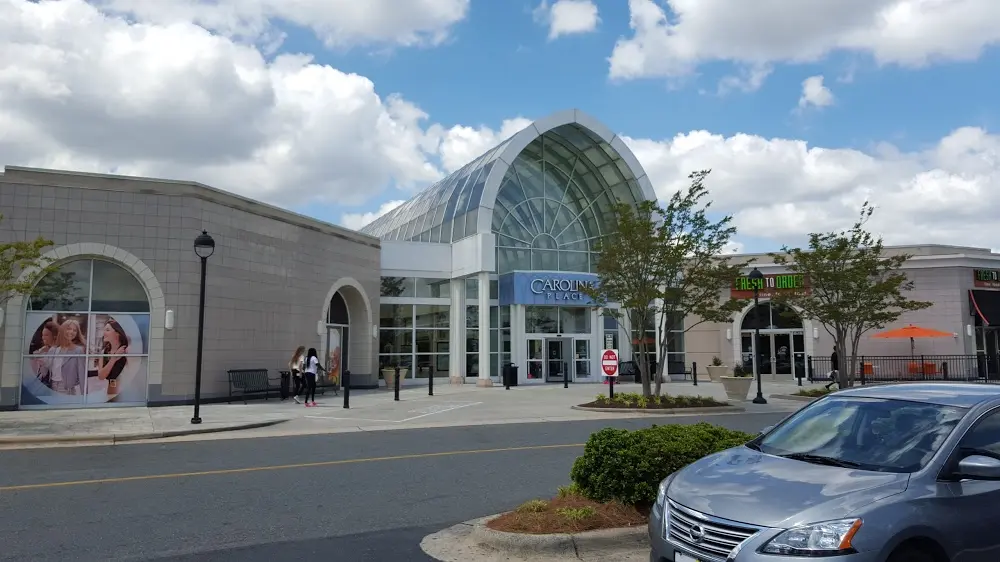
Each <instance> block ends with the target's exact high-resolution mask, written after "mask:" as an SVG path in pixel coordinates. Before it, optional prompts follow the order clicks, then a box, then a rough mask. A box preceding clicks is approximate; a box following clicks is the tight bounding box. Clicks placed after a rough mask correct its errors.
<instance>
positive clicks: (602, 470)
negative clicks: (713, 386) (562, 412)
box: [570, 422, 754, 506]
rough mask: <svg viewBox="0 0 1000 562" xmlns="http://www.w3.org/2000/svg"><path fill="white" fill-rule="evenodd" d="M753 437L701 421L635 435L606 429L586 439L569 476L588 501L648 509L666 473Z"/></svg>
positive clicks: (645, 430)
mask: <svg viewBox="0 0 1000 562" xmlns="http://www.w3.org/2000/svg"><path fill="white" fill-rule="evenodd" d="M753 437H754V436H753V435H751V434H749V433H744V432H742V431H734V430H730V429H726V428H724V427H720V426H716V425H712V424H709V423H705V422H702V423H698V424H695V425H677V424H672V425H663V426H656V425H654V426H652V427H649V428H645V429H639V430H636V431H628V430H625V429H615V428H605V429H602V430H600V431H598V432H596V433H594V434H592V435H591V436H590V438H589V439H588V440H587V444H586V446H585V447H584V450H583V455H582V456H580V457H579V458H578V459H576V461H575V462H574V463H573V469H572V471H571V472H570V477H571V478H572V480H573V483H574V484H575V485H576V486H577V488H578V489H579V490H580V492H581V493H582V494H583V495H584V497H587V498H589V499H591V500H594V501H597V502H608V501H615V500H617V501H620V502H622V503H624V504H626V505H636V506H646V505H650V504H652V503H653V501H654V500H655V499H656V491H657V487H658V486H659V485H660V481H662V480H663V479H664V478H666V477H667V476H668V475H669V474H670V473H672V472H675V471H677V470H679V469H681V468H683V467H684V466H687V465H688V464H691V463H692V462H694V461H696V460H698V459H700V458H702V457H705V456H707V455H710V454H712V453H715V452H718V451H722V450H724V449H728V448H730V447H735V446H737V445H741V444H743V443H746V442H747V441H749V440H750V439H753Z"/></svg>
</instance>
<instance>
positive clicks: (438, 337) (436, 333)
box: [416, 330, 449, 353]
mask: <svg viewBox="0 0 1000 562" xmlns="http://www.w3.org/2000/svg"><path fill="white" fill-rule="evenodd" d="M448 339H449V331H448V330H417V331H416V342H417V353H447V352H448Z"/></svg>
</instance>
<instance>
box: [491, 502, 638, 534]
mask: <svg viewBox="0 0 1000 562" xmlns="http://www.w3.org/2000/svg"><path fill="white" fill-rule="evenodd" d="M648 521H649V511H648V510H641V509H637V508H635V507H631V506H626V505H622V504H620V503H617V502H610V503H599V502H595V501H591V500H588V499H586V498H584V497H582V496H579V495H575V494H571V495H564V496H560V497H556V498H554V499H552V500H549V501H545V500H532V501H530V502H526V503H524V504H522V505H521V506H520V507H518V508H517V509H516V510H514V511H511V512H508V513H504V514H503V515H500V516H499V517H496V518H494V519H491V520H490V521H488V522H487V523H486V526H487V527H489V528H490V529H493V530H494V531H503V532H507V533H524V534H530V535H546V534H554V533H580V532H583V531H595V530H597V529H617V528H621V527H635V526H639V525H645V524H646V523H647V522H648Z"/></svg>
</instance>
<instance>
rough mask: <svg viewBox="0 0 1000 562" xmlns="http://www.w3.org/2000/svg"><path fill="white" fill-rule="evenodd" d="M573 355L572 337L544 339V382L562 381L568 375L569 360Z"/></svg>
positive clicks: (570, 378)
mask: <svg viewBox="0 0 1000 562" xmlns="http://www.w3.org/2000/svg"><path fill="white" fill-rule="evenodd" d="M572 357H573V338H546V339H545V382H563V381H564V380H566V377H569V380H570V382H572V381H573V377H572V376H571V375H570V374H569V369H570V360H571V358H572Z"/></svg>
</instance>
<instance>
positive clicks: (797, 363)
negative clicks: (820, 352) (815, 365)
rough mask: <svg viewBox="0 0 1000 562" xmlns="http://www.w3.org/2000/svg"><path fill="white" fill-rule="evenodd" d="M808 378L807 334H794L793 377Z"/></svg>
mask: <svg viewBox="0 0 1000 562" xmlns="http://www.w3.org/2000/svg"><path fill="white" fill-rule="evenodd" d="M805 376H806V342H805V334H803V333H801V332H799V333H795V334H792V377H793V378H794V377H805Z"/></svg>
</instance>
